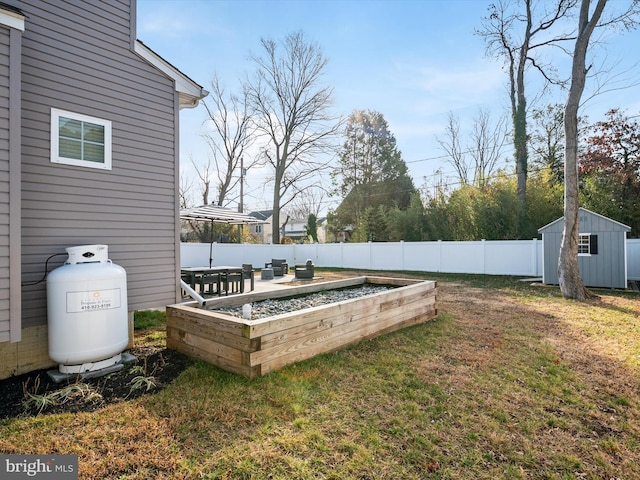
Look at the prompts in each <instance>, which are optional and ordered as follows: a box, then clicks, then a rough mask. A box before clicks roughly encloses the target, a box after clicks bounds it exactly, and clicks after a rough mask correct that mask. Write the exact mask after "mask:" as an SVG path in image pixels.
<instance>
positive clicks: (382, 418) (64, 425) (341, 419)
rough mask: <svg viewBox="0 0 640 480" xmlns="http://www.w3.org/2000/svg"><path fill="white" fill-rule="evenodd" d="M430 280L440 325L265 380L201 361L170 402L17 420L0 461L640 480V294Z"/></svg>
mask: <svg viewBox="0 0 640 480" xmlns="http://www.w3.org/2000/svg"><path fill="white" fill-rule="evenodd" d="M407 275H414V276H418V275H419V274H407ZM420 276H422V277H424V278H429V279H435V280H437V281H438V286H439V289H440V298H439V315H438V317H437V318H436V319H435V320H434V321H432V322H429V323H426V324H423V325H419V326H417V327H413V328H409V329H406V330H403V331H400V332H396V333H393V334H390V335H386V336H383V337H380V338H377V339H374V340H371V341H367V342H364V343H362V344H360V345H357V346H355V347H352V348H348V349H346V350H343V351H340V352H337V353H333V354H327V355H322V356H319V357H317V358H314V359H312V360H309V361H305V362H302V363H299V364H297V365H293V366H290V367H287V368H284V369H283V370H281V371H278V372H275V373H272V374H270V375H268V376H266V377H264V378H259V379H254V380H248V379H245V378H242V377H239V376H236V375H233V374H230V373H226V372H224V371H222V370H219V369H218V368H215V367H212V366H209V365H207V364H205V363H201V362H199V363H196V364H195V365H193V366H192V367H190V368H189V369H188V370H187V371H185V372H184V373H183V374H182V376H180V377H179V378H178V379H177V381H176V382H175V383H174V384H173V385H171V386H170V387H168V388H166V389H164V390H163V391H161V392H160V393H158V394H156V395H146V396H144V397H141V398H139V399H137V400H133V401H128V402H123V403H121V404H116V405H111V406H109V407H107V408H105V409H102V410H100V411H97V412H93V413H83V414H76V415H71V414H64V415H41V416H39V417H32V418H25V419H13V420H5V421H2V422H0V451H2V452H11V453H75V454H78V455H79V457H80V458H79V464H80V478H83V479H84V478H95V479H105V478H109V479H147V478H148V479H157V478H172V479H173V478H185V479H194V478H209V479H260V480H262V479H287V480H290V479H336V480H337V479H372V480H373V479H376V480H378V479H394V480H400V479H429V478H433V479H465V480H466V479H472V478H473V479H475V478H478V479H500V478H504V479H518V478H523V479H524V478H540V479H583V478H586V479H603V478H607V479H608V478H621V479H623V478H624V479H630V478H640V388H639V385H640V383H639V380H640V375H639V373H640V365H639V362H640V297H639V296H638V294H633V293H620V292H611V291H598V292H597V293H598V294H599V295H600V296H601V297H600V299H599V300H598V301H593V302H590V303H587V304H581V303H576V302H572V301H565V300H563V299H562V298H561V297H560V295H559V292H558V289H557V288H552V287H543V286H531V285H529V284H527V283H523V282H519V281H517V280H516V279H512V278H509V277H487V276H469V275H465V276H456V275H430V274H421V275H420ZM154 323H157V320H154V321H152V322H151V326H150V327H148V328H147V330H142V331H140V336H141V337H144V338H146V339H149V338H151V339H153V340H152V341H157V342H162V341H163V338H162V335H161V334H158V333H157V331H158V330H160V331H162V326H153V324H154ZM154 331H156V334H150V333H153V332H154ZM147 341H148V340H147Z"/></svg>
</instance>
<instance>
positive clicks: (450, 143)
mask: <svg viewBox="0 0 640 480" xmlns="http://www.w3.org/2000/svg"><path fill="white" fill-rule="evenodd" d="M436 140H437V141H438V143H439V144H440V146H441V147H442V149H443V150H444V151H445V152H446V154H447V157H448V162H449V163H450V164H451V165H452V166H453V168H455V170H456V172H457V174H458V180H459V181H460V183H461V184H462V185H468V184H470V183H472V182H473V184H474V185H477V186H479V187H483V186H484V185H485V184H486V182H487V180H488V179H489V177H490V176H491V174H492V173H493V172H494V171H495V168H496V165H497V163H498V160H500V157H501V156H502V149H503V147H504V145H505V143H506V141H507V130H506V123H505V120H504V118H501V119H499V120H498V121H497V122H496V123H495V124H493V125H492V123H491V115H490V114H489V112H488V111H487V110H483V109H480V110H479V111H478V114H477V115H476V116H475V117H474V118H473V127H472V130H471V134H470V135H469V141H468V142H467V143H466V146H465V147H462V146H461V133H460V121H459V119H458V117H456V116H455V115H454V114H453V113H451V112H450V113H449V119H448V123H447V127H446V129H445V136H444V137H443V138H438V137H436Z"/></svg>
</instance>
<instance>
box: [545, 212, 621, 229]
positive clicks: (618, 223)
mask: <svg viewBox="0 0 640 480" xmlns="http://www.w3.org/2000/svg"><path fill="white" fill-rule="evenodd" d="M579 210H580V212H583V213H588V214H591V215H594V216H596V217H599V218H601V219H603V220H606V221H607V222H610V223H611V224H612V225H615V226H617V227H618V229H619V230H620V231H622V232H630V231H631V227H630V226H628V225H625V224H624V223H620V222H617V221H615V220H613V219H611V218H609V217H605V216H604V215H600V214H599V213H596V212H592V211H591V210H587V209H586V208H582V207H580V208H579ZM563 221H564V216H562V217H560V218H558V219H557V220H554V221H553V222H551V223H549V224H547V225H545V226H544V227H540V228H539V229H538V232H539V233H545V231H547V230H549V229H550V228H551V227H552V226H554V225H556V224H557V223H558V222H563Z"/></svg>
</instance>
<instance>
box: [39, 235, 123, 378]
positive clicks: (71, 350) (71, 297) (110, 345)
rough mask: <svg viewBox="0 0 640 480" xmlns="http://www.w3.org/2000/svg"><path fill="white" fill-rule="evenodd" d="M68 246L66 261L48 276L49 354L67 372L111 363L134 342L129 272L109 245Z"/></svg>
mask: <svg viewBox="0 0 640 480" xmlns="http://www.w3.org/2000/svg"><path fill="white" fill-rule="evenodd" d="M65 250H66V252H67V254H68V255H69V257H68V259H67V261H66V262H65V264H64V265H62V266H61V267H58V268H56V269H54V270H53V271H52V272H51V273H50V274H49V275H48V276H47V310H48V313H47V317H48V320H49V356H50V357H51V359H52V360H53V361H54V362H57V363H58V364H59V369H60V372H62V373H83V372H86V371H93V370H98V369H102V368H105V367H108V366H110V365H113V364H115V363H117V362H119V361H120V358H121V355H120V354H121V353H122V351H123V350H124V349H125V348H126V346H127V344H128V343H129V327H128V316H127V276H126V272H125V270H124V268H122V267H120V266H118V265H114V264H113V263H111V260H109V258H108V247H107V245H82V246H79V247H69V248H66V249H65Z"/></svg>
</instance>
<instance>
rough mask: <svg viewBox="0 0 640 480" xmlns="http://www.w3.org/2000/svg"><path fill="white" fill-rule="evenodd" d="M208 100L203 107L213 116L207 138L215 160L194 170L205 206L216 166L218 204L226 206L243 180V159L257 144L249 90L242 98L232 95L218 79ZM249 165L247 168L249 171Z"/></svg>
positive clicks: (213, 84)
mask: <svg viewBox="0 0 640 480" xmlns="http://www.w3.org/2000/svg"><path fill="white" fill-rule="evenodd" d="M207 98H208V100H204V101H203V105H204V106H205V108H206V110H207V114H208V115H209V118H208V120H207V121H206V122H207V124H208V125H210V126H211V128H210V129H209V130H208V131H207V133H205V134H204V137H205V139H206V141H207V143H208V144H209V148H210V149H211V157H209V159H208V161H207V163H206V165H204V166H202V167H201V169H199V168H198V167H197V166H196V165H195V164H194V167H196V170H197V171H198V176H199V177H200V180H202V182H203V185H204V193H203V203H204V204H205V205H206V204H207V203H208V200H209V194H210V182H211V176H212V175H213V173H214V169H213V167H214V166H215V175H216V176H217V183H216V185H215V187H216V196H217V198H216V201H217V204H218V205H225V203H229V201H230V199H229V198H228V197H229V194H230V192H232V191H233V190H234V189H236V188H237V187H238V185H239V183H240V182H241V181H242V175H243V173H242V172H241V171H240V168H241V167H240V160H241V159H242V158H243V155H244V153H245V151H246V150H247V149H248V148H249V147H250V146H251V144H252V142H253V136H252V135H253V127H252V113H251V110H250V108H249V102H248V95H247V91H246V89H244V88H243V90H242V92H241V93H240V94H239V95H236V94H233V93H231V94H228V93H227V92H226V91H225V90H224V88H223V87H222V85H221V84H220V80H219V79H218V77H217V76H216V77H214V79H213V80H212V81H211V92H210V94H209V96H208V97H207ZM211 158H213V165H212V163H211ZM249 166H250V165H249V164H247V165H244V167H246V168H248V167H249Z"/></svg>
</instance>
